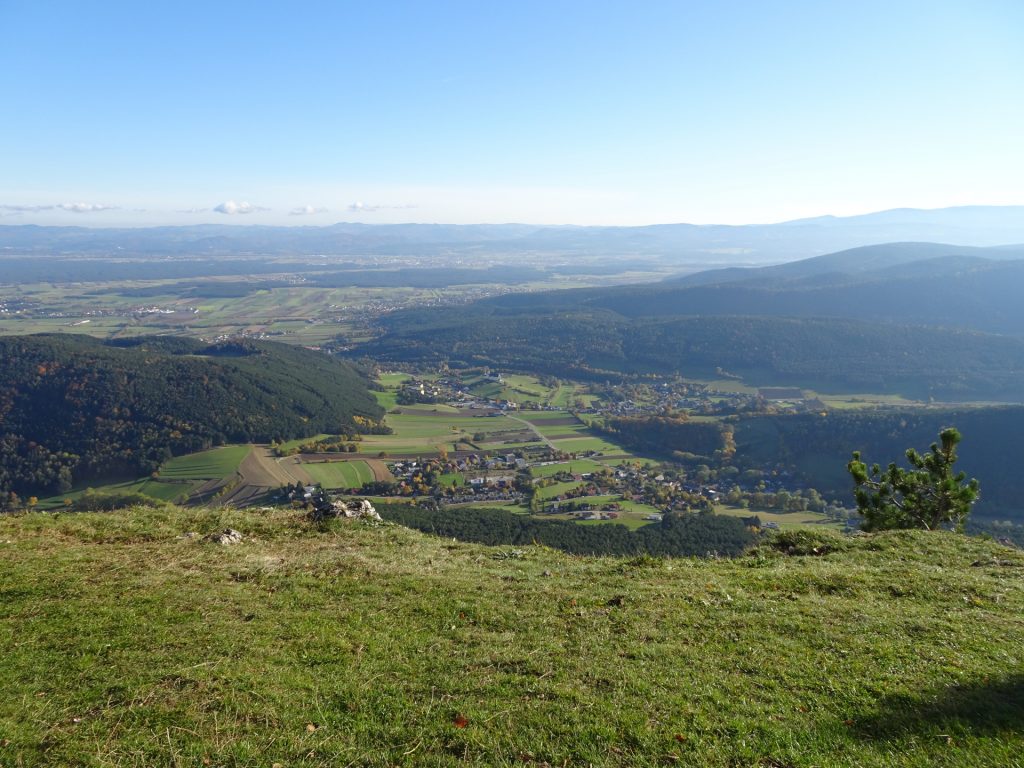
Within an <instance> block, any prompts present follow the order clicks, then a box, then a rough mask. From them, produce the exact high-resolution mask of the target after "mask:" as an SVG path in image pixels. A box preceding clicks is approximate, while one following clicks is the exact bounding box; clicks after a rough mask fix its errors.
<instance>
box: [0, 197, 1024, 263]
mask: <svg viewBox="0 0 1024 768" xmlns="http://www.w3.org/2000/svg"><path fill="white" fill-rule="evenodd" d="M894 241H929V242H950V243H957V244H963V245H967V244H970V245H975V246H995V245H1005V244H1011V243H1024V206H970V207H959V208H943V209H936V210H918V209H910V208H904V209H895V210H890V211H882V212H878V213H871V214H866V215H862V216H849V217H834V216H824V217H819V218H813V219H800V220H797V221H789V222H783V223H779V224H752V225H744V226H724V225H694V224H659V225H653V226H643V227H600V226H596V227H595V226H589V227H577V226H533V225H527V224H474V225H450V224H379V225H374V224H361V223H339V224H334V225H332V226H325V227H266V226H245V225H237V226H233V225H199V226H187V227H151V228H137V229H91V228H86V227H40V226H34V225H15V226H11V225H6V226H0V255H2V254H8V255H32V254H46V255H58V254H64V255H66V254H83V255H94V256H96V255H104V256H147V255H153V256H211V255H218V256H253V255H257V256H287V255H309V254H324V255H345V256H358V255H377V256H387V255H414V256H415V255H418V256H425V257H426V256H432V255H451V254H453V253H454V254H465V255H472V254H474V253H480V252H481V249H486V251H487V252H488V253H490V254H501V253H506V254H509V255H515V254H521V253H529V252H542V253H558V254H561V255H566V256H571V255H575V256H580V257H615V256H627V255H644V256H655V257H661V258H664V259H670V260H673V261H678V262H680V263H699V264H715V263H720V264H726V263H733V264H735V263H747V264H765V263H768V262H773V261H774V262H781V261H790V260H794V259H799V258H804V257H807V256H813V255H818V254H822V253H829V252H835V251H839V250H843V249H847V248H852V247H856V246H863V245H871V244H877V243H885V242H894Z"/></svg>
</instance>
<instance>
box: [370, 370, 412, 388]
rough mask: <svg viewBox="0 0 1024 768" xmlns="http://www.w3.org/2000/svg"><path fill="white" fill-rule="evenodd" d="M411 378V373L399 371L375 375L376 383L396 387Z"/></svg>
mask: <svg viewBox="0 0 1024 768" xmlns="http://www.w3.org/2000/svg"><path fill="white" fill-rule="evenodd" d="M411 378H412V374H411V373H402V372H401V371H395V372H392V373H382V374H380V375H379V376H378V377H377V381H378V383H380V385H381V386H383V387H390V388H393V389H397V388H398V387H400V386H401V385H402V384H403V383H405V382H406V381H408V380H409V379H411Z"/></svg>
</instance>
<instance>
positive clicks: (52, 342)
mask: <svg viewBox="0 0 1024 768" xmlns="http://www.w3.org/2000/svg"><path fill="white" fill-rule="evenodd" d="M382 413H383V411H382V410H381V408H380V407H379V406H378V405H377V404H376V401H375V399H374V398H373V396H372V395H371V394H370V392H369V390H368V388H367V382H366V380H365V379H364V378H363V377H362V376H361V375H360V374H359V373H358V372H357V371H356V370H355V369H354V368H353V367H352V366H351V365H349V364H347V363H344V362H341V361H339V360H336V359H333V358H330V357H328V356H326V355H322V354H320V353H316V352H311V351H308V350H305V349H301V348H297V347H292V346H287V345H283V344H274V343H269V342H250V341H245V342H235V343H232V342H227V343H221V344H204V343H202V342H198V341H193V340H188V339H171V338H143V339H135V340H132V341H130V342H123V343H120V344H118V343H113V342H103V341H100V340H98V339H93V338H91V337H86V336H70V335H69V336H60V335H39V336H20V337H8V338H0V416H2V422H0V424H2V426H0V491H2V492H3V493H4V494H6V493H7V492H10V491H14V492H16V493H18V494H20V495H27V494H36V495H43V494H45V493H47V492H51V493H53V492H63V491H66V490H68V489H69V488H70V487H71V486H72V485H80V484H82V483H84V482H89V481H93V480H98V479H111V478H118V477H131V478H134V477H136V476H138V475H140V474H148V473H149V472H152V471H153V470H155V469H156V468H157V467H158V466H159V465H160V464H161V462H163V461H164V460H166V459H168V458H170V457H171V456H172V455H179V454H183V453H189V452H192V451H197V450H201V449H204V448H209V447H210V446H212V445H220V444H222V443H226V442H252V441H255V442H264V441H269V440H271V439H275V438H278V439H281V438H283V439H288V438H294V437H305V436H308V435H313V434H318V433H321V432H332V433H339V432H354V431H357V430H359V429H361V428H365V427H366V426H368V425H369V423H370V422H374V421H376V420H378V419H379V418H380V417H381V415H382ZM359 420H363V422H362V425H360V424H359V423H358V422H359Z"/></svg>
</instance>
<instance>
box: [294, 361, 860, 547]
mask: <svg viewBox="0 0 1024 768" xmlns="http://www.w3.org/2000/svg"><path fill="white" fill-rule="evenodd" d="M378 382H379V385H380V389H379V390H378V391H377V393H376V394H377V396H378V399H379V401H380V402H381V404H382V405H383V406H384V407H385V408H386V409H387V415H386V417H385V421H386V423H387V424H388V425H389V426H390V427H391V430H392V434H388V435H356V436H345V437H346V438H351V440H350V441H348V442H345V441H344V440H341V439H339V440H336V441H335V442H334V443H333V444H332V443H331V440H332V438H331V437H329V436H322V437H321V439H320V440H312V441H306V442H304V443H303V442H300V441H293V444H290V445H283V446H278V447H277V448H276V452H277V453H278V455H279V456H280V457H283V460H284V461H291V462H294V463H293V464H290V465H289V466H291V467H292V468H293V470H292V471H293V474H296V475H299V474H302V475H304V476H306V477H308V479H309V480H310V482H308V483H305V482H302V481H297V482H295V483H294V485H289V486H287V487H285V488H284V489H282V494H283V498H285V499H287V500H290V501H293V502H295V503H300V504H301V503H312V502H315V501H316V500H319V501H320V503H327V502H328V500H329V499H330V498H332V497H335V498H337V497H343V496H362V497H368V498H372V499H375V500H378V501H409V502H413V503H416V504H419V505H428V506H433V507H455V508H458V507H467V508H502V509H506V510H508V511H513V512H519V513H523V514H531V515H534V516H537V517H541V518H545V519H561V520H574V521H579V522H583V523H599V522H616V523H619V524H623V525H626V526H627V527H630V528H636V527H640V526H643V525H646V524H650V523H657V522H660V521H661V519H662V517H663V515H664V514H667V513H685V512H694V513H705V514H707V513H718V514H729V515H733V516H739V517H742V518H744V519H745V520H746V521H747V522H748V523H749V525H751V526H754V527H758V528H764V529H770V528H779V527H780V526H784V527H791V526H806V525H827V526H830V527H836V528H846V527H849V526H850V525H855V524H856V523H855V521H853V520H852V519H851V510H848V509H845V508H843V507H842V506H841V505H839V504H836V503H830V502H829V501H827V500H826V499H825V498H823V497H822V496H821V494H819V493H818V492H817V491H816V490H814V489H813V488H806V487H801V486H800V485H799V483H796V482H795V481H794V479H793V478H792V477H791V476H790V474H789V473H788V472H786V471H785V470H784V469H781V468H776V467H764V468H752V467H744V468H741V467H737V466H734V465H732V464H730V463H729V462H728V461H723V459H722V456H720V455H719V456H706V457H701V456H696V455H692V456H688V457H687V460H686V461H683V462H680V461H666V460H665V457H659V456H644V455H640V454H638V453H636V452H634V451H632V450H630V449H628V448H626V447H625V446H623V445H621V444H619V443H618V442H616V440H615V436H614V435H613V434H612V433H611V432H610V431H609V430H607V429H605V424H606V420H608V419H613V418H642V417H653V416H664V415H666V414H669V415H670V416H672V417H673V418H677V419H680V418H681V419H691V418H692V419H697V420H701V419H703V420H709V421H716V420H719V419H723V418H725V419H727V418H728V417H729V416H730V415H734V414H737V413H750V412H767V413H780V412H787V411H789V412H799V411H805V410H811V409H813V410H820V409H822V408H824V407H826V406H825V405H824V404H823V403H822V402H821V401H820V400H818V399H817V398H816V397H812V396H806V395H805V393H804V392H803V391H802V390H800V389H796V388H777V389H775V390H770V391H767V392H764V391H762V392H758V391H751V390H749V389H747V388H743V387H739V386H732V387H729V388H728V390H722V389H719V388H718V386H716V385H713V384H707V383H699V382H692V381H685V380H683V379H681V378H679V377H673V378H671V379H668V378H656V377H652V378H651V379H650V380H649V381H644V382H630V383H626V384H622V383H614V384H613V383H611V382H605V383H601V384H581V383H574V382H565V381H559V380H558V379H555V378H554V377H532V376H525V375H519V374H509V373H503V372H498V371H494V370H491V369H489V368H481V369H476V370H470V371H450V370H441V371H438V372H435V373H422V372H420V373H407V372H381V373H380V374H379V378H378ZM725 384H726V386H727V387H728V384H729V382H728V380H726V381H725ZM340 453H344V454H346V455H345V456H344V457H342V456H340V455H339V454H340ZM369 456H372V457H374V459H373V463H374V464H375V465H376V466H377V467H378V469H377V470H375V473H374V475H373V478H372V479H365V480H364V479H363V478H361V477H359V476H358V475H357V474H355V473H354V472H351V471H345V470H351V468H352V467H351V465H352V462H360V463H362V462H365V461H367V458H366V457H369ZM280 460H282V459H280V458H279V461H280ZM345 465H349V466H348V467H346V466H345ZM380 467H383V468H386V474H384V473H382V472H381V471H380V469H379V468H380ZM342 468H344V470H343V469H342ZM295 470H298V471H295ZM343 471H345V473H344V474H343V473H342V472H343ZM356 479H359V480H363V481H362V482H360V483H358V484H357V483H356V482H354V481H355V480H356Z"/></svg>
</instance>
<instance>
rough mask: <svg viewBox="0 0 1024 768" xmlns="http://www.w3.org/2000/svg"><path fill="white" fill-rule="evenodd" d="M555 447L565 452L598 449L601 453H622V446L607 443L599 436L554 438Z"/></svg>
mask: <svg viewBox="0 0 1024 768" xmlns="http://www.w3.org/2000/svg"><path fill="white" fill-rule="evenodd" d="M553 442H554V444H555V448H556V449H557V450H559V451H565V452H566V453H582V452H584V451H600V452H603V453H615V454H619V453H624V451H623V450H622V448H620V447H619V446H617V445H615V444H614V443H609V442H608V441H607V440H604V439H602V438H600V437H580V438H570V439H568V440H554V441H553Z"/></svg>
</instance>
